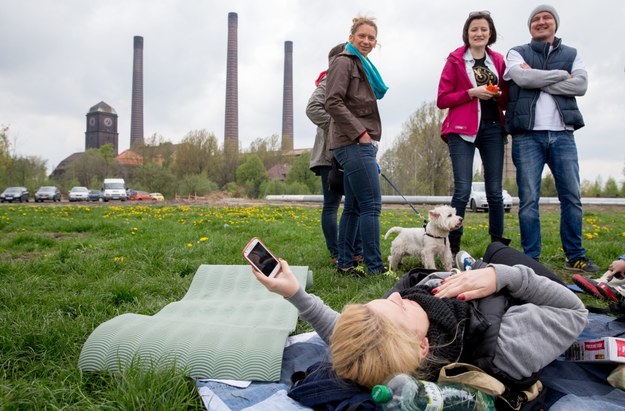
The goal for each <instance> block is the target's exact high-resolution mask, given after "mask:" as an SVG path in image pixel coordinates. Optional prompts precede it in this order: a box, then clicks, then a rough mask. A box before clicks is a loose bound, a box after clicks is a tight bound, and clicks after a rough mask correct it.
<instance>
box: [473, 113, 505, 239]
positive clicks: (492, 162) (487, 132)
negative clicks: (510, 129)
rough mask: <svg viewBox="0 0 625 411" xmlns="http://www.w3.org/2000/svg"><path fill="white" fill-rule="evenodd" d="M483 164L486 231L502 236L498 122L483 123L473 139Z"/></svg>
mask: <svg viewBox="0 0 625 411" xmlns="http://www.w3.org/2000/svg"><path fill="white" fill-rule="evenodd" d="M475 146H476V147H477V149H478V150H479V151H480V157H481V159H482V165H483V166H484V187H485V188H486V200H487V201H488V232H489V234H490V236H491V238H492V239H497V238H502V237H503V214H504V211H503V194H502V190H503V187H502V179H503V156H504V136H503V129H502V127H501V124H499V123H484V124H482V125H481V126H480V131H479V133H478V135H477V138H476V140H475Z"/></svg>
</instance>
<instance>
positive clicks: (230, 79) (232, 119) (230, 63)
mask: <svg viewBox="0 0 625 411" xmlns="http://www.w3.org/2000/svg"><path fill="white" fill-rule="evenodd" d="M237 26H238V16H237V13H232V12H231V13H228V54H227V60H226V121H225V130H224V154H225V155H226V161H228V159H233V158H235V157H236V156H237V154H238V153H239V96H238V94H239V85H238V64H239V63H238V60H237V54H238V45H237Z"/></svg>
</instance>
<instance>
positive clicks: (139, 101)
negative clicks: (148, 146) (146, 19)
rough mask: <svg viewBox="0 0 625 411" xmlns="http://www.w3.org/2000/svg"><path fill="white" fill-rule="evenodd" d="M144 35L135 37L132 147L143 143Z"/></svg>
mask: <svg viewBox="0 0 625 411" xmlns="http://www.w3.org/2000/svg"><path fill="white" fill-rule="evenodd" d="M143 143H144V141H143V37H141V36H135V37H134V58H133V61H132V108H131V114H130V147H134V146H136V145H143Z"/></svg>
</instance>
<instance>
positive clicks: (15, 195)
mask: <svg viewBox="0 0 625 411" xmlns="http://www.w3.org/2000/svg"><path fill="white" fill-rule="evenodd" d="M29 196H30V193H29V192H28V189H27V188H26V187H8V188H7V189H6V190H4V191H3V192H2V194H0V202H2V203H4V202H5V201H8V202H10V203H12V202H14V201H19V202H20V203H21V202H22V201H26V202H28V197H29Z"/></svg>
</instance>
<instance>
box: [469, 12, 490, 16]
mask: <svg viewBox="0 0 625 411" xmlns="http://www.w3.org/2000/svg"><path fill="white" fill-rule="evenodd" d="M475 16H490V11H488V10H482V11H472V12H471V13H469V17H475Z"/></svg>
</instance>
